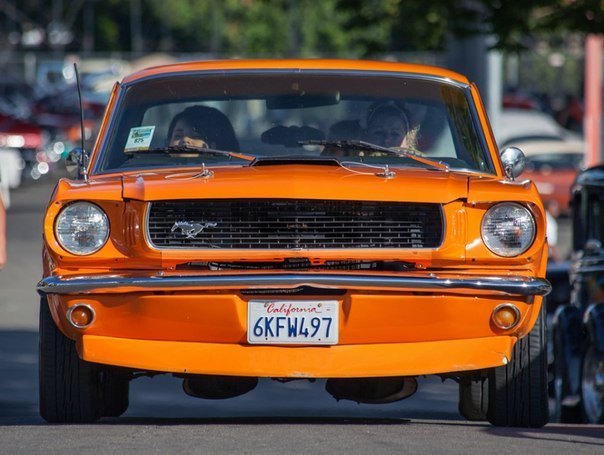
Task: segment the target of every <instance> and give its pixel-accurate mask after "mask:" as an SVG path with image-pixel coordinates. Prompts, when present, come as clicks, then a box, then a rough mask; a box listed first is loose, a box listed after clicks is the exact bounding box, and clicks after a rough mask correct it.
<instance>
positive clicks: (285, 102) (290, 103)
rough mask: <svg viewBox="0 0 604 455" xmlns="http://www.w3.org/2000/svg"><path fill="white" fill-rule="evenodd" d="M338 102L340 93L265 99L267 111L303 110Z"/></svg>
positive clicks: (279, 96) (277, 96)
mask: <svg viewBox="0 0 604 455" xmlns="http://www.w3.org/2000/svg"><path fill="white" fill-rule="evenodd" d="M339 102H340V92H333V93H310V94H309V93H305V92H300V93H296V94H293V95H289V94H288V95H275V96H271V97H270V98H267V100H266V108H267V109H303V108H307V107H318V106H331V105H333V104H338V103H339Z"/></svg>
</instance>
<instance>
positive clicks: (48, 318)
mask: <svg viewBox="0 0 604 455" xmlns="http://www.w3.org/2000/svg"><path fill="white" fill-rule="evenodd" d="M38 355H39V385H40V415H41V416H42V418H43V419H44V420H46V421H47V422H51V423H85V422H94V421H96V420H98V419H99V418H100V416H101V389H100V378H99V369H98V367H97V366H96V365H94V364H92V363H89V362H85V361H83V360H81V359H80V358H79V357H78V354H77V352H76V348H75V342H74V341H73V340H70V339H69V338H67V337H66V336H65V335H63V333H62V332H61V331H60V330H59V329H58V328H57V326H56V324H55V322H54V320H53V319H52V315H51V313H50V309H49V307H48V303H47V301H46V299H45V298H42V299H41V301H40V330H39V339H38Z"/></svg>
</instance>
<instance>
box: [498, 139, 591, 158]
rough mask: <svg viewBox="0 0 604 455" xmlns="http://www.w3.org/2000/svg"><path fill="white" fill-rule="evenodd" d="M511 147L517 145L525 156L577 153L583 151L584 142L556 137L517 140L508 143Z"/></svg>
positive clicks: (580, 153) (582, 152) (579, 153)
mask: <svg viewBox="0 0 604 455" xmlns="http://www.w3.org/2000/svg"><path fill="white" fill-rule="evenodd" d="M508 146H511V147H518V148H519V149H520V150H522V151H523V152H524V154H525V155H527V156H534V155H541V154H545V153H547V154H561V155H562V154H577V155H582V154H584V153H585V143H584V142H583V141H565V140H556V139H545V140H534V141H532V140H531V141H519V142H511V143H509V144H508Z"/></svg>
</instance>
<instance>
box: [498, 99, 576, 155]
mask: <svg viewBox="0 0 604 455" xmlns="http://www.w3.org/2000/svg"><path fill="white" fill-rule="evenodd" d="M493 132H494V133H495V139H496V140H497V144H498V145H499V148H500V149H502V148H504V147H508V146H510V145H514V144H515V143H526V142H530V141H580V140H581V139H582V138H581V135H579V134H578V133H575V132H574V131H570V130H567V129H565V128H563V127H562V126H560V124H559V123H558V122H556V120H555V119H554V118H553V117H552V116H551V115H549V114H547V113H546V112H542V111H535V110H530V109H516V108H506V109H502V111H501V117H500V118H499V126H498V128H497V129H496V130H495V131H493Z"/></svg>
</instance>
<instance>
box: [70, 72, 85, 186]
mask: <svg viewBox="0 0 604 455" xmlns="http://www.w3.org/2000/svg"><path fill="white" fill-rule="evenodd" d="M73 69H74V71H75V78H76V85H77V86H78V101H79V103H80V135H81V139H82V155H81V156H82V162H81V169H82V171H81V172H82V177H84V180H88V169H87V166H88V163H86V162H85V161H87V160H86V151H85V149H84V139H85V129H84V103H83V101H82V87H81V84H80V72H79V71H78V64H77V63H75V62H74V63H73Z"/></svg>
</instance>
